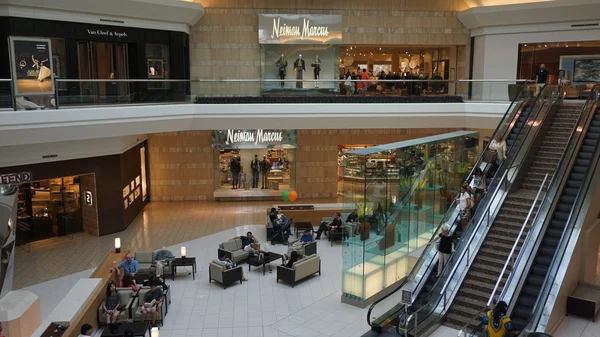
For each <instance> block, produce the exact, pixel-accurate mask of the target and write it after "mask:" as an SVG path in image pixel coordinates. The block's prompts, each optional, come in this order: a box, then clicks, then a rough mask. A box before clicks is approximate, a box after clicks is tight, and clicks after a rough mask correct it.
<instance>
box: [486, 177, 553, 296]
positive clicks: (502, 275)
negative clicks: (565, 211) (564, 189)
mask: <svg viewBox="0 0 600 337" xmlns="http://www.w3.org/2000/svg"><path fill="white" fill-rule="evenodd" d="M547 179H548V173H546V175H545V176H544V180H543V181H542V185H540V188H539V190H538V192H537V194H536V195H535V199H534V200H533V203H532V204H531V208H529V213H527V217H526V218H525V221H523V226H521V231H519V235H518V236H517V239H516V240H515V243H514V245H513V246H512V249H511V250H510V254H508V257H507V258H506V262H505V263H504V266H503V267H502V271H501V272H500V276H498V280H497V281H496V285H495V286H494V290H492V294H491V295H490V299H489V300H488V302H487V306H488V307H489V306H490V305H491V304H492V301H493V300H494V296H496V291H498V286H499V285H500V282H501V281H502V278H503V277H504V272H506V268H507V267H508V264H509V262H511V260H512V256H513V254H514V253H515V250H516V249H517V246H518V245H519V241H520V240H521V236H523V232H524V231H525V227H527V223H528V222H529V218H530V217H531V214H532V213H533V210H534V209H535V206H536V204H537V201H538V199H539V197H540V194H541V193H542V190H543V189H544V185H545V184H546V180H547ZM511 273H512V271H511Z"/></svg>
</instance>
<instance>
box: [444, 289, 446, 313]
mask: <svg viewBox="0 0 600 337" xmlns="http://www.w3.org/2000/svg"><path fill="white" fill-rule="evenodd" d="M444 310H446V292H445V291H444Z"/></svg>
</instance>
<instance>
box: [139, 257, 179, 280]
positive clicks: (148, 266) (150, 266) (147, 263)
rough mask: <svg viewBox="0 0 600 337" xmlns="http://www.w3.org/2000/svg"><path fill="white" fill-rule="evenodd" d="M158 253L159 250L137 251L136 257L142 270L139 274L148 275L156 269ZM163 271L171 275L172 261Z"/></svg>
mask: <svg viewBox="0 0 600 337" xmlns="http://www.w3.org/2000/svg"><path fill="white" fill-rule="evenodd" d="M156 253H158V250H155V251H137V252H135V255H134V259H135V260H136V261H137V262H138V264H139V265H140V271H139V272H138V274H141V275H148V274H149V273H150V272H155V271H156ZM163 273H164V275H166V276H170V275H171V262H169V263H168V264H167V265H166V266H165V267H164V269H163ZM136 281H137V280H136Z"/></svg>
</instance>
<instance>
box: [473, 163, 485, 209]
mask: <svg viewBox="0 0 600 337" xmlns="http://www.w3.org/2000/svg"><path fill="white" fill-rule="evenodd" d="M471 184H472V187H473V190H474V191H475V207H477V205H479V202H480V201H481V198H483V195H484V194H485V193H487V187H486V179H485V175H484V174H483V171H482V170H481V168H479V167H478V168H476V169H475V173H474V174H473V181H472V182H471Z"/></svg>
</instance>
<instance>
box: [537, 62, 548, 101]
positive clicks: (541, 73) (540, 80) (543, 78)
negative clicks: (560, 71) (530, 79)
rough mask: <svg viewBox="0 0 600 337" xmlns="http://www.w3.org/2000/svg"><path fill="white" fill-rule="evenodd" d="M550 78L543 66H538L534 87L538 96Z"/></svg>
mask: <svg viewBox="0 0 600 337" xmlns="http://www.w3.org/2000/svg"><path fill="white" fill-rule="evenodd" d="M549 78H550V72H549V71H548V70H546V65H545V64H543V63H542V64H540V70H538V71H537V73H535V86H536V88H537V93H538V94H539V93H540V92H541V91H542V88H544V85H546V84H547V83H548V79H549Z"/></svg>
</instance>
